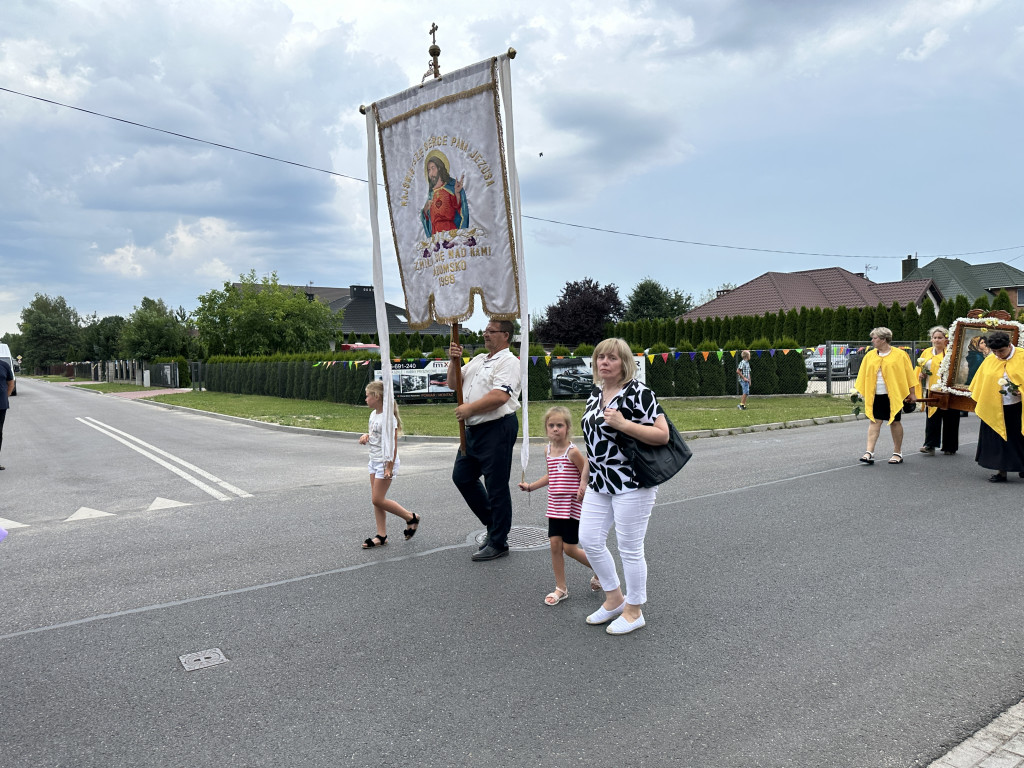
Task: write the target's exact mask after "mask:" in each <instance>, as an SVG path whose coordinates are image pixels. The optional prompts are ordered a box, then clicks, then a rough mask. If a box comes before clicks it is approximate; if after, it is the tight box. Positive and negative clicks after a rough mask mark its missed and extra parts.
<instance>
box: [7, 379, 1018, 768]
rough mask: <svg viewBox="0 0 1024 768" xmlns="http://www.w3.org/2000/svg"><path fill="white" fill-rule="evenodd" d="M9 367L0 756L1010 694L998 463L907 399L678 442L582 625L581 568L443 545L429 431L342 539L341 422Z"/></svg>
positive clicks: (495, 744) (588, 723) (791, 743)
mask: <svg viewBox="0 0 1024 768" xmlns="http://www.w3.org/2000/svg"><path fill="white" fill-rule="evenodd" d="M18 389H19V395H18V397H17V398H14V399H13V401H12V406H13V407H12V409H11V411H10V412H9V415H8V418H7V424H6V429H5V435H4V437H5V440H4V450H3V463H4V464H5V465H6V466H7V467H8V469H7V471H6V472H3V473H0V518H4V519H6V520H8V521H14V522H17V523H21V524H23V525H25V526H26V527H20V528H12V529H11V535H10V536H9V537H8V538H7V539H6V540H5V541H4V542H3V543H2V544H0V765H2V766H4V768H16V767H18V768H20V767H21V766H31V767H32V768H40V767H45V766H76V767H79V766H103V767H110V766H142V765H147V766H184V765H189V766H197V765H202V766H325V767H326V766H399V765H409V764H412V765H425V766H463V765H466V766H469V765H473V766H478V765H499V764H500V765H503V766H566V765H588V766H622V765H631V766H662V765H673V766H678V765H682V766H699V767H701V768H705V767H712V768H718V767H719V766H720V767H722V768H732V767H734V766H735V767H736V768H740V767H743V768H749V767H751V766H801V767H805V766H829V767H844V766H850V767H851V768H868V767H873V766H915V765H927V764H928V763H929V762H930V761H932V760H934V759H936V758H937V757H939V756H941V755H942V754H944V753H945V752H946V751H947V750H948V749H949V748H950V747H952V746H953V745H955V744H957V743H959V742H960V741H962V740H963V739H964V738H966V737H967V736H968V735H970V734H971V733H973V732H974V731H975V730H977V729H978V728H979V727H981V726H983V725H984V724H986V723H987V722H989V721H990V720H991V719H992V718H993V717H995V716H996V715H997V714H998V713H999V712H1001V711H1003V710H1004V709H1005V708H1006V707H1008V706H1010V705H1012V704H1014V703H1016V702H1018V701H1019V700H1020V699H1021V698H1022V696H1024V669H1022V661H1021V660H1022V658H1024V638H1022V633H1021V627H1022V626H1024V590H1022V588H1021V587H1022V581H1024V576H1022V573H1024V568H1022V564H1024V562H1022V561H1024V555H1022V548H1021V545H1020V542H1021V541H1022V539H1024V515H1022V503H1021V491H1022V490H1024V481H1018V480H1017V479H1016V478H1013V479H1012V481H1011V482H1010V483H1007V484H1005V485H1001V486H999V485H990V484H988V483H987V482H985V479H986V478H987V476H988V474H989V473H988V472H986V471H985V470H982V469H980V468H978V467H977V466H976V465H975V464H974V462H973V459H972V457H973V451H974V440H975V437H976V433H977V423H978V422H977V420H976V419H975V418H974V417H971V418H970V419H966V420H964V421H963V422H962V433H961V441H962V450H961V453H960V454H959V455H957V456H955V457H944V456H937V457H926V456H922V455H920V454H918V453H916V448H917V446H918V445H919V444H920V438H921V435H922V434H923V429H924V422H923V417H922V416H921V415H920V414H915V415H912V416H909V417H907V418H906V424H907V432H908V434H909V435H911V436H912V437H910V438H908V441H907V446H906V447H907V448H908V450H907V451H906V453H907V462H906V463H905V464H904V465H902V466H898V467H890V466H886V465H884V464H881V463H880V464H876V465H875V466H873V467H866V466H863V465H860V464H859V463H858V462H857V461H856V459H857V456H859V455H860V453H861V452H862V451H863V441H864V433H865V431H866V427H865V423H864V422H854V423H845V424H829V425H823V426H817V427H811V428H806V429H795V430H783V431H778V432H767V433H755V434H746V435H738V436H731V437H723V438H711V439H704V440H699V441H695V443H694V446H693V448H694V458H693V460H692V462H691V463H690V465H689V466H688V467H687V468H686V469H685V470H684V472H683V473H682V474H681V475H680V476H679V477H677V478H676V479H674V480H673V481H672V482H670V483H668V484H666V485H665V486H663V487H662V489H661V491H660V493H659V498H658V504H657V506H656V509H655V513H654V516H653V517H652V521H651V526H650V530H649V533H648V537H647V545H648V559H649V564H650V583H649V593H650V603H649V604H648V606H647V608H646V610H645V615H646V617H647V620H648V625H647V627H645V628H644V629H642V630H640V631H638V632H636V633H634V634H633V635H629V636H625V637H610V636H608V635H606V634H605V632H604V631H603V629H602V628H594V627H589V626H587V625H586V624H585V623H584V618H585V616H586V615H587V614H588V613H589V612H591V611H592V610H594V609H595V608H596V607H597V605H598V604H599V601H600V597H598V596H597V595H593V594H592V593H590V592H589V590H588V589H587V587H586V583H587V579H588V574H587V573H586V572H585V571H584V569H583V568H581V567H579V566H576V565H575V564H571V566H572V567H570V569H569V591H570V594H571V598H570V599H569V600H568V601H566V602H563V603H562V604H560V605H558V606H556V607H553V608H552V607H547V606H545V605H544V604H543V596H544V595H545V594H546V593H547V592H548V591H549V590H550V589H551V588H552V586H553V578H552V576H551V572H550V563H549V557H548V554H547V552H546V550H543V549H541V550H533V551H523V552H514V553H513V554H512V556H511V557H509V558H506V559H503V560H498V561H495V562H491V563H473V562H470V559H469V556H470V554H471V552H472V551H473V548H472V546H471V545H470V544H468V543H467V539H468V538H469V537H471V535H472V534H473V533H475V532H476V531H478V530H479V528H480V526H479V525H478V524H477V522H476V520H475V518H473V516H472V515H471V514H470V513H469V512H468V510H467V509H466V508H465V506H464V504H463V503H462V501H461V499H460V497H459V496H458V494H457V492H456V491H455V490H454V489H453V488H452V486H451V482H450V466H451V462H452V459H453V457H454V452H455V448H454V446H452V445H451V444H438V443H417V442H410V443H406V444H403V445H402V448H401V453H402V460H403V472H402V474H401V476H400V477H399V478H398V479H397V480H396V482H395V484H394V486H393V494H392V495H393V497H394V498H396V499H397V500H398V501H400V502H402V503H403V504H405V505H406V506H407V507H409V508H410V509H412V510H414V511H417V512H420V513H421V514H422V515H423V518H424V522H423V525H422V527H421V530H420V533H419V534H418V535H417V536H416V537H415V538H414V539H413V540H412V541H411V542H404V541H402V537H401V528H402V526H401V524H400V522H399V521H397V520H396V519H393V520H392V521H390V524H389V531H390V533H391V536H392V539H391V540H392V542H393V543H391V544H389V545H388V546H387V547H385V548H383V549H377V550H370V551H364V550H362V549H360V548H359V542H361V541H362V539H364V538H365V537H366V536H369V535H371V534H372V533H373V522H372V512H371V510H370V506H369V499H368V496H369V493H368V487H367V485H368V484H367V481H366V470H365V448H362V447H360V446H358V445H357V444H356V443H355V441H354V440H346V439H335V438H328V437H324V436H318V435H306V434H295V433H288V432H280V431H273V430H268V429H265V428H260V427H254V426H250V425H247V424H238V423H231V422H225V421H220V420H214V419H210V418H207V417H203V416H199V415H194V414H190V413H187V412H183V411H169V410H164V409H161V408H158V407H155V406H152V405H146V404H142V403H137V402H128V401H123V400H118V399H115V398H112V397H101V396H97V395H94V394H90V393H86V392H82V391H72V390H69V389H66V388H61V387H58V386H56V385H49V384H45V383H42V382H35V381H30V380H25V379H23V380H22V381H19V387H18ZM756 407H757V405H756V398H754V399H753V400H752V401H751V408H752V409H756ZM115 430H116V431H115ZM117 438H120V439H117ZM139 441H141V442H139ZM143 443H144V444H145V445H143ZM130 446H134V448H132V447H130ZM888 447H889V444H888V442H887V437H886V436H885V435H883V438H882V440H881V442H880V453H881V452H883V451H884V450H886V449H887V448H888ZM153 449H159V450H161V451H163V452H164V453H162V454H161V453H158V452H157V451H155V450H153ZM140 451H141V452H140ZM147 454H148V455H147ZM167 454H170V456H168V455H167ZM153 457H156V458H159V459H161V460H162V461H163V462H164V464H161V463H158V462H157V461H155V460H154V458H153ZM175 458H176V459H181V460H183V461H185V462H187V463H188V464H189V465H190V467H191V468H189V467H186V466H185V465H183V464H181V463H179V462H178V461H176V460H175ZM542 463H543V461H542V444H541V442H540V441H539V440H538V441H536V444H535V445H534V446H533V450H532V451H531V466H530V470H529V476H530V477H532V478H536V477H537V476H539V475H540V474H541V472H542ZM165 465H167V466H165ZM169 467H175V468H177V470H179V473H175V472H174V471H172V470H171V469H170V468H169ZM182 473H183V474H184V475H187V476H188V477H184V476H183V474H182ZM211 477H212V479H211ZM189 478H191V479H189ZM515 479H516V480H518V477H516V478H515ZM197 483H198V484H197ZM203 486H205V488H204V487H203ZM211 491H212V493H211ZM217 494H219V495H220V496H221V497H223V498H218V495H217ZM543 498H544V497H543V494H538V493H535V494H532V495H529V496H528V495H526V494H518V493H517V494H516V495H515V496H514V499H515V502H516V510H515V515H516V519H515V524H516V525H520V526H530V525H537V526H543V525H544V522H543V513H544V502H543ZM168 503H178V504H181V506H167V504H168ZM151 507H152V508H151ZM83 508H84V509H85V510H87V511H85V512H82V510H83ZM88 510H95V511H96V512H102V513H107V514H106V515H104V516H99V517H85V518H84V519H72V520H69V519H68V518H71V517H73V516H75V515H76V514H79V515H91V514H95V513H94V512H89V511H88ZM0 526H4V527H7V525H6V524H4V523H0ZM211 648H219V649H221V650H222V651H223V653H224V655H225V656H226V657H227V659H228V661H227V662H226V663H224V664H220V665H218V666H213V667H210V668H207V669H201V670H196V671H185V670H184V669H183V667H182V665H181V663H180V662H179V656H181V655H183V654H188V653H192V652H198V651H203V650H206V649H211Z"/></svg>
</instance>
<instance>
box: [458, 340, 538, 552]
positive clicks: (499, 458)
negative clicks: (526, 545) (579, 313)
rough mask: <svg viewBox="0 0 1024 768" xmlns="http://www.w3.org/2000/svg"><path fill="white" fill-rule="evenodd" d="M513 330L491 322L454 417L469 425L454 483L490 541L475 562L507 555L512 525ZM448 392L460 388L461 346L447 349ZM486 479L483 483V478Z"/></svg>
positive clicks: (517, 382) (517, 385) (517, 383)
mask: <svg viewBox="0 0 1024 768" xmlns="http://www.w3.org/2000/svg"><path fill="white" fill-rule="evenodd" d="M514 330H515V326H513V324H512V323H511V322H510V321H508V320H492V321H490V322H489V323H488V324H487V327H486V328H485V329H484V347H485V348H486V349H487V352H486V353H483V352H481V353H480V354H479V355H477V356H476V357H474V358H473V359H472V360H470V361H469V362H468V363H467V364H466V365H465V366H464V367H462V395H463V403H462V404H461V405H459V406H458V407H457V408H456V409H455V417H456V418H457V419H458V420H459V421H462V422H465V424H466V451H465V453H462V452H461V451H460V453H459V455H458V456H457V457H456V459H455V467H454V469H453V470H452V481H453V482H454V483H455V487H456V488H458V489H459V492H460V493H461V494H462V497H463V498H464V499H465V500H466V503H467V504H468V505H469V508H470V509H471V510H472V511H473V514H475V515H476V516H477V517H478V518H480V522H482V523H483V524H484V525H486V526H487V538H486V539H485V540H484V543H483V546H482V547H480V550H479V551H478V552H476V553H475V554H474V555H473V560H476V561H481V560H495V559H497V558H499V557H505V556H506V555H507V554H508V532H509V529H511V527H512V494H511V492H510V491H509V484H508V483H509V475H510V474H511V472H512V451H513V449H514V448H515V442H516V436H517V435H518V434H519V418H518V416H517V415H516V411H517V410H518V409H519V393H520V392H521V390H522V385H521V380H522V379H521V373H520V368H519V360H517V359H516V356H515V355H514V354H512V351H511V350H510V349H509V345H510V344H511V342H512V334H513V332H514ZM448 356H449V361H448V388H449V389H455V388H456V384H455V382H456V374H455V372H456V370H457V369H456V366H461V365H462V347H461V346H460V345H458V344H456V343H455V342H452V344H451V346H450V347H449V348H448ZM481 475H482V476H483V482H482V483H481V482H480V477H481Z"/></svg>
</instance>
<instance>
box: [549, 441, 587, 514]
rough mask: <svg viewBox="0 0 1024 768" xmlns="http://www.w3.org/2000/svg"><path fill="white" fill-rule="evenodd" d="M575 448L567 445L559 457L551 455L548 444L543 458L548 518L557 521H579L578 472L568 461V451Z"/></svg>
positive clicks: (580, 504) (580, 503)
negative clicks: (546, 465)
mask: <svg viewBox="0 0 1024 768" xmlns="http://www.w3.org/2000/svg"><path fill="white" fill-rule="evenodd" d="M575 447H576V446H575V445H573V444H572V443H569V447H568V448H566V449H565V453H563V454H562V455H561V456H552V455H551V444H550V443H548V447H547V451H546V452H545V456H546V457H547V462H548V513H547V515H548V517H553V518H556V519H558V520H569V519H572V520H579V519H580V509H581V508H582V506H583V504H582V502H580V501H578V500H577V499H576V494H577V493H578V492H579V490H580V477H581V476H580V471H579V469H577V468H576V465H575V464H573V463H572V462H571V461H569V451H571V450H572V449H573V448H575Z"/></svg>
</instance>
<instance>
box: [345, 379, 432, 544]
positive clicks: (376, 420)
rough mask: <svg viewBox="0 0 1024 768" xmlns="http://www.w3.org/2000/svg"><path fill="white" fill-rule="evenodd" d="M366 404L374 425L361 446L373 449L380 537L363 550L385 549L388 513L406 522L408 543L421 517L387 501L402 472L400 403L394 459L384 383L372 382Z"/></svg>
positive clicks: (372, 489) (372, 477) (373, 491)
mask: <svg viewBox="0 0 1024 768" xmlns="http://www.w3.org/2000/svg"><path fill="white" fill-rule="evenodd" d="M366 404H367V405H368V406H370V409H371V411H370V423H369V427H368V432H367V433H366V434H365V435H363V436H362V437H360V438H359V444H360V445H369V446H370V461H369V469H370V500H371V501H372V502H373V515H374V517H375V518H376V519H377V535H376V536H373V537H372V538H369V539H366V540H365V541H364V542H363V549H371V548H373V547H383V546H384V545H385V544H387V543H388V528H387V525H388V523H387V513H388V512H390V513H391V514H393V515H397V516H398V517H400V518H402V519H403V520H405V522H406V523H407V527H406V529H405V538H406V540H408V539H411V538H412V537H413V536H415V535H416V530H417V529H418V528H419V526H420V516H419V515H417V514H415V513H413V512H410V511H409V510H407V509H406V508H405V507H403V506H402V505H401V504H399V503H398V502H397V501H391V499H389V498H387V494H388V488H390V487H391V480H392V479H393V478H394V476H395V472H396V471H397V470H398V466H399V461H398V433H399V430H401V428H402V419H401V418H400V417H399V415H398V403H395V439H394V440H393V441H392V444H393V446H394V448H393V449H392V453H391V456H388V457H387V458H385V456H384V444H383V443H384V441H383V428H384V382H382V381H371V382H370V383H369V384H367V386H366Z"/></svg>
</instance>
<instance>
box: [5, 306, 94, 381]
mask: <svg viewBox="0 0 1024 768" xmlns="http://www.w3.org/2000/svg"><path fill="white" fill-rule="evenodd" d="M80 321H81V318H80V317H79V315H78V312H77V311H75V308H74V307H71V306H69V305H68V303H67V301H65V299H64V297H63V296H57V297H56V298H53V297H50V296H47V295H45V294H42V293H37V294H36V295H35V298H33V299H32V301H31V303H30V304H29V305H28V306H27V307H25V308H24V309H22V310H21V322H20V323H19V324H18V329H19V330H20V331H21V335H22V345H23V348H22V351H21V355H22V358H23V363H24V365H25V367H26V368H27V369H28V370H29V371H31V370H33V369H35V368H38V367H40V366H44V365H56V364H57V363H66V362H70V361H71V358H72V357H74V356H75V354H74V353H75V350H76V349H77V348H78V345H79V341H80V339H81V333H82V328H81V326H80V325H79V323H80Z"/></svg>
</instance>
